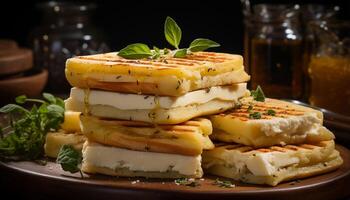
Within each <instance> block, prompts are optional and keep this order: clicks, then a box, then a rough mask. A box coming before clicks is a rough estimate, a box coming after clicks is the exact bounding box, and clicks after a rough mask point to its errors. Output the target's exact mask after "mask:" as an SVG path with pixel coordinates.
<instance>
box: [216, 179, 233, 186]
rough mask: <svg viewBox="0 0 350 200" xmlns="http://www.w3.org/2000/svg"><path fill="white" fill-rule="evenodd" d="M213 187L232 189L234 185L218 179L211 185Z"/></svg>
mask: <svg viewBox="0 0 350 200" xmlns="http://www.w3.org/2000/svg"><path fill="white" fill-rule="evenodd" d="M213 185H217V186H219V187H222V188H234V187H235V185H234V184H233V183H232V182H231V181H227V180H225V181H222V180H220V179H216V180H215V181H214V183H213Z"/></svg>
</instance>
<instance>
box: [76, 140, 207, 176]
mask: <svg viewBox="0 0 350 200" xmlns="http://www.w3.org/2000/svg"><path fill="white" fill-rule="evenodd" d="M82 171H84V172H85V173H92V174H95V173H99V174H106V175H111V176H126V177H147V178H187V177H188V178H200V177H202V175H203V170H202V167H201V155H196V156H186V155H178V154H168V153H158V152H142V151H134V150H128V149H122V148H117V147H111V146H104V145H101V144H98V143H94V142H90V141H88V142H86V143H85V144H84V147H83V163H82Z"/></svg>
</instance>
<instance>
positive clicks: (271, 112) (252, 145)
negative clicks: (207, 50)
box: [203, 97, 343, 186]
mask: <svg viewBox="0 0 350 200" xmlns="http://www.w3.org/2000/svg"><path fill="white" fill-rule="evenodd" d="M240 102H241V106H240V107H239V108H236V109H232V110H229V111H226V112H224V113H221V114H218V115H213V116H211V117H210V118H211V122H212V124H213V128H214V131H213V134H212V135H211V138H212V139H213V140H215V141H219V142H218V143H216V144H215V148H214V149H212V150H208V151H205V152H204V154H203V167H204V168H205V169H206V170H207V172H208V173H211V174H215V175H219V176H223V177H228V178H232V179H235V180H240V181H242V182H247V183H254V184H268V185H272V186H275V185H277V184H278V183H280V182H282V181H287V180H292V179H299V178H305V177H308V176H312V175H316V174H321V173H325V172H329V171H331V170H334V169H336V168H337V167H339V166H340V165H341V164H342V162H343V161H342V159H341V157H340V155H339V152H338V151H337V150H335V144H334V141H333V139H334V135H333V134H332V133H331V132H330V131H329V130H328V129H327V128H325V127H324V126H322V122H323V114H322V112H320V111H316V110H314V109H311V108H306V107H302V106H298V105H295V104H292V103H287V102H285V101H280V100H276V99H265V98H263V99H262V100H259V101H256V100H254V98H252V97H249V98H242V99H241V100H240Z"/></svg>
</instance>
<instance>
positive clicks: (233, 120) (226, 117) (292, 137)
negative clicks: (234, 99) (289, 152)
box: [210, 97, 334, 147]
mask: <svg viewBox="0 0 350 200" xmlns="http://www.w3.org/2000/svg"><path fill="white" fill-rule="evenodd" d="M240 101H241V107H240V108H237V109H232V110H228V111H226V112H224V113H221V114H218V115H213V116H211V118H210V119H211V121H212V124H213V128H214V131H213V134H212V135H211V138H212V139H214V140H218V141H222V142H235V143H239V144H245V145H248V146H254V147H268V146H272V145H285V144H301V143H315V142H320V141H325V140H332V139H334V135H333V133H332V132H330V131H329V130H328V129H327V128H325V127H324V126H322V121H323V115H322V112H320V111H317V110H314V109H311V108H307V107H303V106H298V105H295V104H292V103H288V102H285V101H281V100H276V99H266V100H265V102H258V101H254V100H253V99H252V98H250V97H249V98H242V99H241V100H240Z"/></svg>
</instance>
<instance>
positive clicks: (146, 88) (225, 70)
mask: <svg viewBox="0 0 350 200" xmlns="http://www.w3.org/2000/svg"><path fill="white" fill-rule="evenodd" d="M66 78H67V80H68V81H69V83H70V84H71V85H72V86H75V87H79V88H95V89H102V90H109V91H116V92H122V93H136V94H140V93H142V94H154V95H166V96H181V95H183V94H185V93H187V92H189V91H193V90H198V89H202V88H208V87H213V86H218V85H228V84H233V83H242V82H247V81H248V80H249V78H250V77H249V76H248V74H247V73H246V72H245V71H244V67H243V58H242V56H239V55H232V54H225V53H211V52H196V53H193V54H191V55H188V56H186V57H185V58H173V57H169V58H166V59H161V60H148V59H140V60H130V59H124V58H122V57H119V56H118V55H117V52H112V53H106V54H98V55H91V56H78V57H74V58H71V59H68V60H67V62H66Z"/></svg>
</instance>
